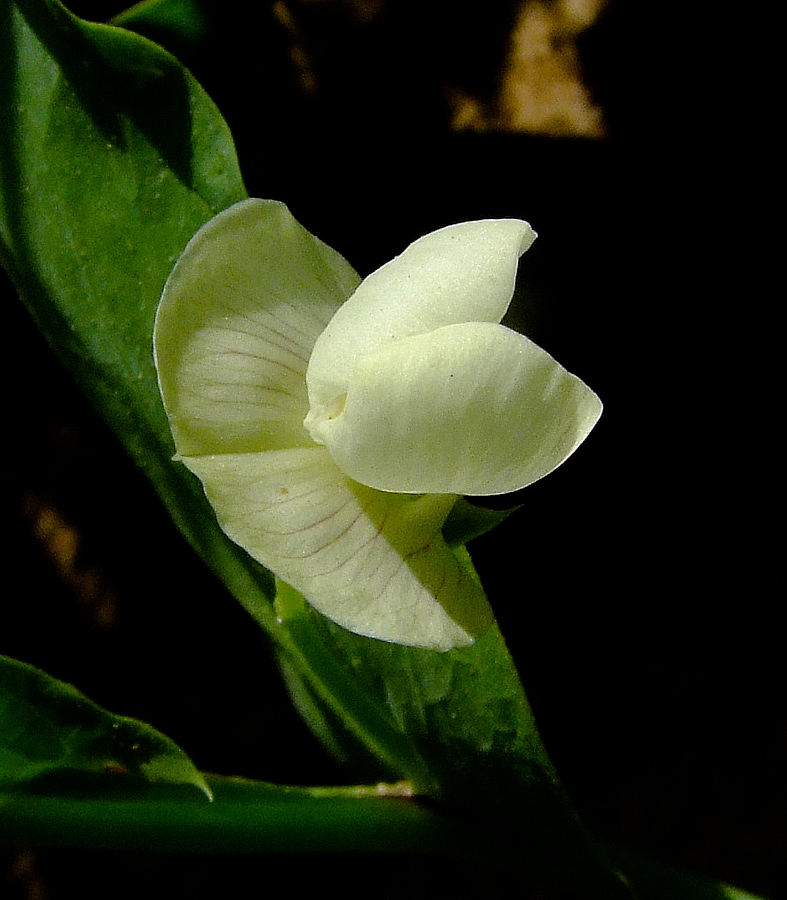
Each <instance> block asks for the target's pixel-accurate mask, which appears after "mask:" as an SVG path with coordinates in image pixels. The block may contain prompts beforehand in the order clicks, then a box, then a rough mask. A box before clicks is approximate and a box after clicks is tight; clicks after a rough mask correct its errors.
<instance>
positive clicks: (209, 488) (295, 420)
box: [154, 200, 601, 650]
mask: <svg viewBox="0 0 787 900" xmlns="http://www.w3.org/2000/svg"><path fill="white" fill-rule="evenodd" d="M535 237H536V235H535V232H534V231H533V230H532V228H531V227H530V226H529V225H528V224H527V223H526V222H522V221H518V220H514V219H502V220H488V221H480V222H466V223H462V224H459V225H454V226H451V227H448V228H443V229H441V230H439V231H436V232H434V233H432V234H429V235H427V236H426V237H423V238H421V239H420V240H418V241H416V242H415V243H414V244H412V245H411V246H410V247H408V248H407V249H406V250H405V251H404V253H402V254H401V255H400V256H398V257H396V258H395V259H394V260H392V261H391V262H389V263H387V264H386V265H384V266H382V267H381V268H380V269H378V270H377V271H376V272H374V273H372V274H371V275H370V276H369V277H368V278H365V279H364V280H363V281H361V280H360V279H359V277H358V276H357V275H356V273H355V272H354V271H353V269H352V268H351V267H350V266H349V264H348V263H347V262H346V261H345V260H344V259H343V258H342V257H341V256H340V255H339V254H338V253H336V252H334V251H333V250H331V249H330V248H329V247H327V246H326V245H325V244H323V243H321V242H320V241H319V240H317V239H316V238H315V237H313V236H312V235H311V234H309V233H308V232H307V231H305V230H304V229H303V228H302V227H301V226H300V225H298V223H297V222H295V221H294V219H293V218H292V217H291V215H290V214H289V212H288V211H287V209H286V207H285V206H283V205H282V204H280V203H276V202H272V201H264V200H247V201H243V202H241V203H238V204H236V205H234V206H233V207H231V208H230V209H228V210H226V211H224V212H223V213H221V214H220V215H218V216H217V217H215V218H214V219H212V220H211V221H210V222H209V223H207V224H206V225H205V226H204V227H203V228H202V229H200V231H199V232H198V233H197V235H196V236H195V237H194V238H193V239H192V240H191V242H190V243H189V245H188V247H187V248H186V250H185V251H184V253H183V255H182V256H181V257H180V259H179V260H178V263H177V265H176V266H175V269H174V271H173V273H172V275H171V276H170V278H169V280H168V282H167V285H166V287H165V289H164V293H163V296H162V300H161V304H160V306H159V308H158V313H157V317H156V325H155V332H154V335H155V336H154V343H155V358H156V367H157V370H158V377H159V383H160V387H161V392H162V396H163V399H164V404H165V407H166V409H167V412H168V415H169V419H170V423H171V426H172V432H173V435H174V438H175V444H176V447H177V452H178V457H179V459H180V460H182V462H183V463H185V464H186V465H187V466H188V468H189V469H190V470H191V471H192V472H194V473H195V474H196V475H197V476H198V477H199V478H200V479H201V481H202V483H203V485H204V487H205V491H206V494H207V496H208V499H209V500H210V502H211V504H212V505H213V508H214V509H215V511H216V515H217V516H218V520H219V522H220V524H221V527H222V528H223V530H224V531H225V532H226V533H227V534H228V535H229V537H231V538H232V539H233V540H234V541H236V542H237V543H238V544H240V545H241V546H242V547H243V548H245V549H246V550H247V551H248V552H249V553H250V554H251V556H253V557H254V558H255V559H257V560H258V561H259V562H261V563H263V565H265V566H266V567H268V568H269V569H270V570H272V571H273V572H274V573H276V575H277V576H278V577H279V578H280V579H282V580H284V581H286V582H287V583H289V584H290V585H292V586H293V587H295V588H296V589H297V590H298V591H300V592H301V593H302V594H303V596H304V597H305V599H306V600H307V601H308V602H309V603H310V604H312V605H313V606H314V607H315V608H316V609H317V610H319V611H320V612H321V613H323V614H324V615H325V616H327V617H329V618H330V619H332V620H333V621H335V622H337V623H338V624H340V625H342V626H344V627H345V628H347V629H349V630H351V631H353V632H356V633H358V634H362V635H366V636H369V637H373V638H379V639H382V640H385V641H391V642H395V643H400V644H407V645H411V646H416V647H424V648H428V649H432V650H450V649H452V648H455V647H460V646H466V645H469V644H472V643H473V641H474V639H475V638H476V636H478V635H479V634H480V633H482V632H483V631H484V630H485V629H486V628H487V627H488V626H489V624H490V623H491V618H492V616H491V612H490V609H489V605H488V602H487V599H486V596H485V594H484V591H483V589H482V587H481V585H480V583H479V581H478V578H477V576H476V575H475V573H474V571H473V570H472V566H470V565H469V563H468V562H467V560H466V558H465V557H464V556H463V555H462V554H461V553H456V552H454V549H452V548H451V547H450V546H449V545H448V544H447V543H446V541H445V539H444V537H443V535H442V532H441V528H442V526H443V524H444V522H445V520H446V518H447V516H448V514H449V513H450V511H451V509H452V507H453V506H454V504H455V502H456V500H457V498H458V496H460V495H463V494H473V495H490V494H502V493H508V492H511V491H516V490H518V489H520V488H523V487H525V486H526V485H528V484H531V483H532V482H534V481H536V480H537V479H539V478H541V477H543V476H544V475H547V474H548V473H549V472H551V471H552V470H553V469H555V468H556V467H557V466H559V465H560V464H561V463H562V462H563V461H564V460H565V459H566V458H567V457H568V456H569V455H570V454H571V453H573V451H574V450H575V449H576V448H577V447H578V446H579V444H580V443H581V442H582V441H583V440H584V439H585V438H586V437H587V435H588V433H589V432H590V430H591V429H592V428H593V426H594V425H595V423H596V421H597V420H598V417H599V415H600V414H601V403H600V401H599V399H598V397H597V396H596V395H595V394H594V393H593V392H592V391H591V390H590V389H589V388H588V387H587V386H586V385H585V384H584V383H583V382H582V381H580V380H579V379H578V378H576V377H575V376H574V375H571V374H569V373H568V372H567V371H566V370H565V369H564V368H562V367H561V366H560V365H559V364H558V363H557V362H555V360H554V359H552V357H551V356H549V355H548V354H547V353H545V352H544V351H543V350H541V349H540V348H539V347H537V346H536V345H535V344H534V343H533V342H532V341H530V340H529V339H528V338H526V337H524V336H523V335H521V334H518V333H517V332H515V331H512V330H510V329H509V328H506V327H505V326H503V325H501V324H500V320H501V319H502V317H503V315H504V314H505V312H506V310H507V308H508V305H509V303H510V302H511V298H512V296H513V292H514V284H515V279H516V271H517V264H518V260H519V257H520V256H521V254H522V253H524V252H525V251H526V250H527V249H528V247H529V246H530V245H531V244H532V242H533V240H534V239H535Z"/></svg>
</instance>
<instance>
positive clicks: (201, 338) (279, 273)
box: [154, 200, 360, 456]
mask: <svg viewBox="0 0 787 900" xmlns="http://www.w3.org/2000/svg"><path fill="white" fill-rule="evenodd" d="M359 280H360V279H359V278H358V276H357V275H356V274H355V272H354V271H353V270H352V268H351V267H350V266H349V264H348V263H347V262H346V261H345V260H344V259H343V258H342V257H341V256H340V255H339V254H338V253H336V252H335V251H333V250H331V249H330V248H329V247H327V246H326V245H325V244H323V243H322V242H321V241H319V240H317V238H315V237H314V236H313V235H311V234H309V233H308V232H307V231H306V230H305V229H304V228H302V227H301V226H300V225H299V224H298V223H297V222H296V221H295V220H294V219H293V218H292V216H291V215H290V213H289V211H288V210H287V208H286V207H285V206H284V205H283V204H281V203H276V202H273V201H268V200H247V201H243V202H241V203H238V204H236V205H235V206H232V207H230V208H229V209H228V210H225V211H224V212H223V213H220V214H219V215H218V216H216V217H215V218H214V219H211V220H210V221H209V222H208V223H207V224H206V225H205V226H204V227H203V228H202V229H200V231H199V232H197V234H196V235H195V236H194V238H193V239H192V240H191V241H190V243H189V244H188V246H187V247H186V249H185V251H184V252H183V254H182V256H181V257H180V259H179V260H178V262H177V264H176V266H175V269H174V270H173V272H172V274H171V275H170V278H169V280H168V281H167V284H166V287H165V288H164V293H163V295H162V299H161V303H160V305H159V308H158V312H157V315H156V324H155V332H154V346H155V357H156V367H157V369H158V375H159V384H160V387H161V392H162V396H163V398H164V405H165V407H166V409H167V413H168V415H169V417H170V422H171V426H172V432H173V435H174V437H175V443H176V446H177V449H178V452H179V453H180V454H182V455H186V456H189V455H198V454H203V453H233V452H241V453H243V452H254V451H260V450H266V449H278V448H283V447H291V446H298V445H305V444H310V443H311V440H310V438H309V436H308V434H307V432H306V431H305V429H304V428H303V419H304V416H305V415H306V412H307V410H308V402H307V398H306V382H305V373H306V367H307V365H308V361H309V357H310V355H311V351H312V347H313V345H314V342H315V341H316V339H317V337H318V336H319V335H320V334H321V332H322V331H323V329H324V328H325V326H326V325H327V323H328V322H329V321H330V319H331V316H333V314H334V313H335V312H336V310H337V308H338V307H339V306H340V304H341V303H342V302H343V301H344V300H345V299H346V298H347V297H348V296H349V295H350V294H351V293H352V291H353V290H354V289H355V287H356V286H357V284H358V282H359Z"/></svg>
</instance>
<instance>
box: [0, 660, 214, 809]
mask: <svg viewBox="0 0 787 900" xmlns="http://www.w3.org/2000/svg"><path fill="white" fill-rule="evenodd" d="M85 776H87V777H88V781H87V782H86V780H85ZM75 777H76V783H78V784H79V783H81V784H83V785H84V784H85V783H88V784H90V786H91V790H96V789H98V790H104V791H110V789H114V788H116V787H122V788H126V789H129V788H130V789H133V788H134V786H135V783H137V784H138V783H139V782H140V781H141V782H154V783H161V784H170V785H191V786H193V787H196V788H198V789H199V790H200V791H201V792H203V794H204V795H205V796H207V797H208V798H210V796H211V794H210V790H209V788H208V786H207V784H206V783H205V780H204V779H203V777H202V775H201V774H200V773H199V772H198V771H197V769H196V768H195V767H194V764H193V763H192V762H191V760H190V759H189V758H188V757H187V756H186V754H185V753H184V752H183V751H182V750H181V749H180V748H179V747H178V746H177V745H176V744H175V743H174V742H173V741H171V740H170V739H169V738H168V737H166V736H165V735H163V734H161V733H160V732H158V731H156V730H155V729H154V728H151V726H150V725H146V724H145V723H144V722H138V721H137V720H135V719H129V718H126V717H124V716H118V715H115V714H114V713H110V712H107V711H106V710H105V709H102V708H101V707H100V706H98V705H97V704H95V703H93V702H92V701H91V700H88V699H87V697H85V696H84V695H83V694H81V693H80V692H79V691H78V690H76V688H74V687H72V686H71V685H69V684H66V683H65V682H62V681H58V680H57V679H56V678H52V677H51V676H49V675H47V674H45V673H44V672H41V671H40V670H39V669H36V668H34V667H33V666H30V665H27V664H26V663H22V662H19V661H18V660H13V659H9V658H8V657H5V656H0V793H9V792H11V793H15V792H19V791H24V792H32V793H51V792H52V791H54V792H55V793H58V792H59V791H60V790H62V789H63V786H64V785H66V784H68V783H69V779H71V782H72V783H73V781H74V778H75ZM80 777H81V780H80ZM91 778H92V780H90V779H91ZM110 782H111V784H110Z"/></svg>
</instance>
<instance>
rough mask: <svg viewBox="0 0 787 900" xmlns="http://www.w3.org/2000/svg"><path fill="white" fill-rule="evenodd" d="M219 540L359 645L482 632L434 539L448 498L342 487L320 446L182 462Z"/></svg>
mask: <svg viewBox="0 0 787 900" xmlns="http://www.w3.org/2000/svg"><path fill="white" fill-rule="evenodd" d="M184 462H185V463H186V465H187V466H188V467H189V468H190V469H191V470H192V471H193V472H194V473H195V474H196V475H197V476H198V477H199V478H200V479H201V480H202V482H203V484H204V486H205V490H206V493H207V496H208V499H209V500H210V502H211V504H212V505H213V508H214V509H215V511H216V514H217V516H218V518H219V522H220V524H221V527H222V528H223V529H224V531H225V532H226V533H227V534H228V535H229V537H230V538H232V540H234V541H235V542H237V543H238V544H240V545H241V546H242V547H244V548H245V549H246V550H247V552H249V553H250V554H251V555H252V556H253V557H254V558H255V559H257V560H258V561H259V562H261V563H262V564H263V565H264V566H266V567H268V568H269V569H271V570H272V571H274V572H275V573H276V574H277V575H278V576H279V577H280V578H281V579H283V580H284V581H286V582H287V583H289V584H291V585H292V586H293V587H294V588H296V589H297V590H298V591H300V592H301V593H302V594H303V595H304V597H305V598H306V599H307V600H308V601H309V603H311V604H312V605H313V606H314V607H315V608H316V609H317V610H319V611H320V612H321V613H323V614H324V615H326V616H327V617H328V618H330V619H332V620H333V621H335V622H337V623H338V624H340V625H342V626H344V627H345V628H348V629H350V630H351V631H353V632H356V633H358V634H363V635H367V636H369V637H375V638H380V639H382V640H385V641H393V642H396V643H402V644H409V645H413V646H418V647H426V648H430V649H434V650H449V649H451V648H453V647H458V646H465V645H468V644H471V643H472V642H473V639H474V636H475V635H477V634H479V633H480V632H481V631H483V630H484V629H485V628H486V627H487V626H488V625H489V624H490V622H491V612H490V610H489V607H488V604H487V601H486V597H485V595H484V593H483V590H482V589H481V587H480V585H479V584H478V582H477V581H476V579H475V578H474V577H473V576H472V574H470V573H468V572H467V571H466V570H465V568H464V567H463V566H462V565H461V564H460V562H459V560H458V559H457V557H456V556H455V555H454V553H453V552H452V551H451V550H450V548H449V547H448V546H447V545H446V544H445V541H444V540H443V537H442V534H441V532H440V528H441V526H442V524H443V522H444V520H445V518H446V516H447V515H448V512H449V511H450V509H451V506H452V505H453V502H454V500H455V499H456V498H454V497H445V496H439V497H435V496H431V497H414V496H402V495H397V494H385V493H381V492H379V491H374V490H371V489H369V488H366V487H363V486H362V485H359V484H355V483H354V482H352V481H350V480H349V479H348V478H347V477H346V476H345V475H344V474H343V473H342V472H340V471H339V469H338V468H337V467H336V465H335V464H334V463H333V462H332V460H331V459H330V456H329V455H328V452H327V450H326V449H325V448H324V447H318V446H312V447H311V448H297V449H292V450H277V451H270V452H266V453H252V454H231V455H221V456H203V457H197V458H185V459H184Z"/></svg>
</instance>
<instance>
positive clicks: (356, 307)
mask: <svg viewBox="0 0 787 900" xmlns="http://www.w3.org/2000/svg"><path fill="white" fill-rule="evenodd" d="M535 237H536V235H535V232H534V231H533V229H532V228H531V227H530V226H529V225H528V224H527V222H522V221H519V220H517V219H490V220H485V221H480V222H462V223H460V224H458V225H451V226H449V227H448V228H442V229H440V230H439V231H435V232H433V233H432V234H428V235H426V236H425V237H422V238H421V239H420V240H417V241H416V242H415V243H414V244H411V245H410V246H409V247H408V248H407V249H406V250H405V251H404V252H403V253H402V254H401V255H400V256H397V257H396V258H395V259H393V260H391V262H389V263H386V265H384V266H382V268H380V269H378V270H377V271H376V272H373V273H372V274H371V275H370V276H369V277H368V278H365V279H364V280H363V282H362V284H361V286H360V287H359V288H358V289H357V290H356V291H355V293H354V294H353V295H352V297H351V298H350V299H349V300H348V301H347V302H346V303H345V304H344V305H343V306H342V307H341V309H340V310H339V311H338V312H337V313H336V315H335V316H334V317H333V318H332V319H331V322H330V325H329V326H328V327H327V328H326V330H325V331H324V332H323V334H322V335H321V336H320V338H319V339H318V341H317V343H316V344H315V346H314V350H313V352H312V356H311V360H310V362H309V369H308V372H307V383H308V387H309V401H310V404H311V409H312V410H313V411H314V412H315V414H316V415H318V416H319V415H321V414H322V411H323V410H329V411H330V410H332V409H333V408H334V407H335V404H336V402H337V400H338V399H339V398H341V397H342V396H343V395H344V394H345V392H346V390H347V384H348V381H349V378H350V374H351V373H352V371H353V369H354V368H355V365H356V364H357V362H358V360H359V359H361V358H362V357H364V356H366V355H368V354H370V353H374V352H375V351H377V350H378V349H380V348H381V347H383V346H385V345H386V344H389V343H390V342H391V341H395V340H398V339H400V338H403V337H410V336H412V335H416V334H423V333H424V332H428V331H432V330H433V329H435V328H440V327H441V326H443V325H452V324H455V323H458V322H499V321H500V320H501V319H502V317H503V315H504V314H505V312H506V310H507V309H508V305H509V303H510V302H511V297H512V296H513V293H514V284H515V281H516V270H517V262H518V260H519V257H520V256H521V255H522V254H523V253H524V252H525V250H527V249H528V247H529V246H530V245H531V244H532V243H533V241H534V240H535Z"/></svg>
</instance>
